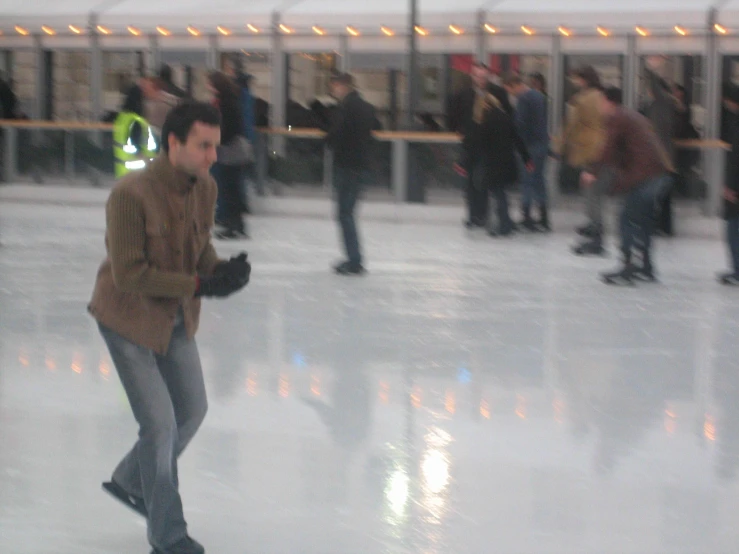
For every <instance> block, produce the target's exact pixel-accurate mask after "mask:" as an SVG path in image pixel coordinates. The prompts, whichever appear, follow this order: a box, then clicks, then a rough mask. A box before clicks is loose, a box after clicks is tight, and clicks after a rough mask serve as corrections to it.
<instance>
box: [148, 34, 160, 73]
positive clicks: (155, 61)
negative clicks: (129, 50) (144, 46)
mask: <svg viewBox="0 0 739 554" xmlns="http://www.w3.org/2000/svg"><path fill="white" fill-rule="evenodd" d="M161 61H162V54H161V52H160V50H159V37H157V36H156V35H151V36H150V37H149V73H156V72H157V71H158V70H159V65H160V64H161Z"/></svg>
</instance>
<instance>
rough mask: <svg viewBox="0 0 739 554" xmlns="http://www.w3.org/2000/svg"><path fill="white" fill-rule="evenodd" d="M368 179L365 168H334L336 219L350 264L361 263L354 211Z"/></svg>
mask: <svg viewBox="0 0 739 554" xmlns="http://www.w3.org/2000/svg"><path fill="white" fill-rule="evenodd" d="M368 180H369V172H368V171H367V170H365V169H353V168H348V167H335V168H334V187H336V219H337V220H338V222H339V226H340V228H341V236H342V238H343V240H344V249H345V250H346V256H347V259H348V261H349V263H350V264H352V265H361V264H362V252H361V249H360V246H359V233H358V231H357V223H356V221H355V218H354V212H355V209H356V206H357V201H358V200H359V196H360V194H361V192H362V189H363V188H364V186H365V185H366V184H367V182H368Z"/></svg>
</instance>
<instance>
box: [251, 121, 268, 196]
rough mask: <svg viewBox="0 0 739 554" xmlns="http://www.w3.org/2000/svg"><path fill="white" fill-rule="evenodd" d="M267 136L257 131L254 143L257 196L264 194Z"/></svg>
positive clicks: (266, 168)
mask: <svg viewBox="0 0 739 554" xmlns="http://www.w3.org/2000/svg"><path fill="white" fill-rule="evenodd" d="M268 142H269V137H267V136H266V135H263V134H262V133H257V142H256V144H255V145H254V146H255V150H256V156H255V157H256V162H255V163H256V166H257V167H256V172H257V182H256V189H257V196H264V185H265V183H266V182H267V177H268V175H269V158H268V156H267V148H268Z"/></svg>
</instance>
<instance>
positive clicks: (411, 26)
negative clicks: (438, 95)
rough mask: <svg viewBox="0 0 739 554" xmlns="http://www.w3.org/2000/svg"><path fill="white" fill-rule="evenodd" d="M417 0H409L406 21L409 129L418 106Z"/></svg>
mask: <svg viewBox="0 0 739 554" xmlns="http://www.w3.org/2000/svg"><path fill="white" fill-rule="evenodd" d="M417 26H418V0H410V18H409V21H408V80H407V83H408V91H407V94H408V104H407V107H406V108H407V111H406V114H405V123H406V126H407V128H408V129H409V130H410V129H412V128H413V125H414V122H415V113H416V108H417V107H418V84H417V83H418V37H417V36H416V27H417Z"/></svg>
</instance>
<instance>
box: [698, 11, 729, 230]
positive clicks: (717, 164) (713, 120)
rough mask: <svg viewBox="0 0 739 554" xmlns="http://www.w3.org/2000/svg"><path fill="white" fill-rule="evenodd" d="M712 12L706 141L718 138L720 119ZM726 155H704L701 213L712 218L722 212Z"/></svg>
mask: <svg viewBox="0 0 739 554" xmlns="http://www.w3.org/2000/svg"><path fill="white" fill-rule="evenodd" d="M714 20H715V10H712V11H711V13H709V18H708V29H707V36H706V64H705V71H704V75H705V78H704V81H703V82H704V84H705V90H706V117H705V138H706V139H708V140H712V139H718V138H719V130H720V128H719V118H720V117H721V88H720V87H721V55H720V53H719V49H718V37H717V36H716V34H715V33H714V31H713V22H714ZM725 158H726V154H725V153H724V151H723V150H720V149H708V150H705V151H704V154H703V169H704V175H705V178H706V183H707V184H708V191H707V194H706V201H705V203H704V207H703V211H704V213H705V215H707V216H709V217H714V216H716V215H718V213H719V210H720V208H721V195H722V191H723V186H724V166H725Z"/></svg>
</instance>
